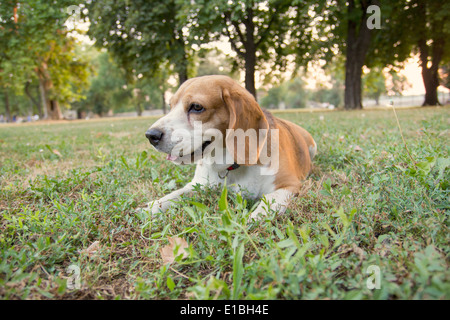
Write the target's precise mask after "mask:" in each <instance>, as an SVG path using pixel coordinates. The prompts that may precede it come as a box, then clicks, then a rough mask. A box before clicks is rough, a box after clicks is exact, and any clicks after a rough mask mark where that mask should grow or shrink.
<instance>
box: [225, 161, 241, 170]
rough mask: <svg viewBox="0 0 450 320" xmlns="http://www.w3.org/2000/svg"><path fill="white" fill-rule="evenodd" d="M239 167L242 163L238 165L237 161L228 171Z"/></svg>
mask: <svg viewBox="0 0 450 320" xmlns="http://www.w3.org/2000/svg"><path fill="white" fill-rule="evenodd" d="M239 167H240V165H238V164H237V163H236V162H235V163H233V165H232V166H229V167H228V168H227V170H228V171H233V170H236V169H237V168H239Z"/></svg>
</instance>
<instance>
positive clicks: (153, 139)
mask: <svg viewBox="0 0 450 320" xmlns="http://www.w3.org/2000/svg"><path fill="white" fill-rule="evenodd" d="M145 136H146V137H147V139H148V140H149V141H150V143H151V144H152V145H154V146H155V147H156V146H157V145H158V143H159V141H160V140H161V138H162V136H163V132H162V131H161V130H158V129H150V130H147V132H146V133H145Z"/></svg>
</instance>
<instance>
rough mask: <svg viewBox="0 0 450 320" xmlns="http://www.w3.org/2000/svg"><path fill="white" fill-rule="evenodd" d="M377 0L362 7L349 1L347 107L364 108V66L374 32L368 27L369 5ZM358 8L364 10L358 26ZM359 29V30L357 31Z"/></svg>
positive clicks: (346, 69)
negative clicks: (356, 19) (357, 6)
mask: <svg viewBox="0 0 450 320" xmlns="http://www.w3.org/2000/svg"><path fill="white" fill-rule="evenodd" d="M373 2H376V1H367V2H361V8H360V9H357V8H356V7H355V1H354V0H349V2H348V9H347V10H348V12H347V17H348V25H347V43H346V45H347V53H346V62H345V93H344V104H345V105H344V107H345V109H362V87H361V83H362V81H361V77H362V68H363V66H364V63H365V59H366V54H367V51H368V50H369V46H370V41H371V36H372V32H371V30H370V29H369V28H368V27H367V18H368V16H367V7H368V6H370V5H372V4H373ZM356 10H362V17H361V20H360V21H359V28H357V23H356V21H354V20H352V19H351V17H352V16H355V13H356ZM357 29H358V30H359V31H358V32H357Z"/></svg>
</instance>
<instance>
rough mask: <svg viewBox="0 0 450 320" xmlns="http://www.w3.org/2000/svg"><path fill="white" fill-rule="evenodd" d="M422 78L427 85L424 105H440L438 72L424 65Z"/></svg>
mask: <svg viewBox="0 0 450 320" xmlns="http://www.w3.org/2000/svg"><path fill="white" fill-rule="evenodd" d="M422 78H423V84H424V86H425V101H424V102H423V104H422V106H437V105H440V103H439V100H438V91H437V89H438V87H439V77H438V74H437V72H434V71H432V70H430V69H429V68H423V67H422Z"/></svg>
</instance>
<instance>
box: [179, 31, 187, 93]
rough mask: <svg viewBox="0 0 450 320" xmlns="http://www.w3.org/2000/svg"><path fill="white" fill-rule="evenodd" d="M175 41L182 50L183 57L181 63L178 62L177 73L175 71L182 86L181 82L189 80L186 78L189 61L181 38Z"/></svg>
mask: <svg viewBox="0 0 450 320" xmlns="http://www.w3.org/2000/svg"><path fill="white" fill-rule="evenodd" d="M180 34H181V31H180ZM176 41H177V42H178V44H179V45H180V47H181V48H183V55H182V57H181V61H180V64H179V66H178V71H177V73H178V80H179V84H180V86H181V85H182V84H183V82H185V81H186V80H187V79H189V76H188V64H189V60H188V57H187V54H186V48H185V44H184V40H183V38H182V37H180V38H179V39H176Z"/></svg>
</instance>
